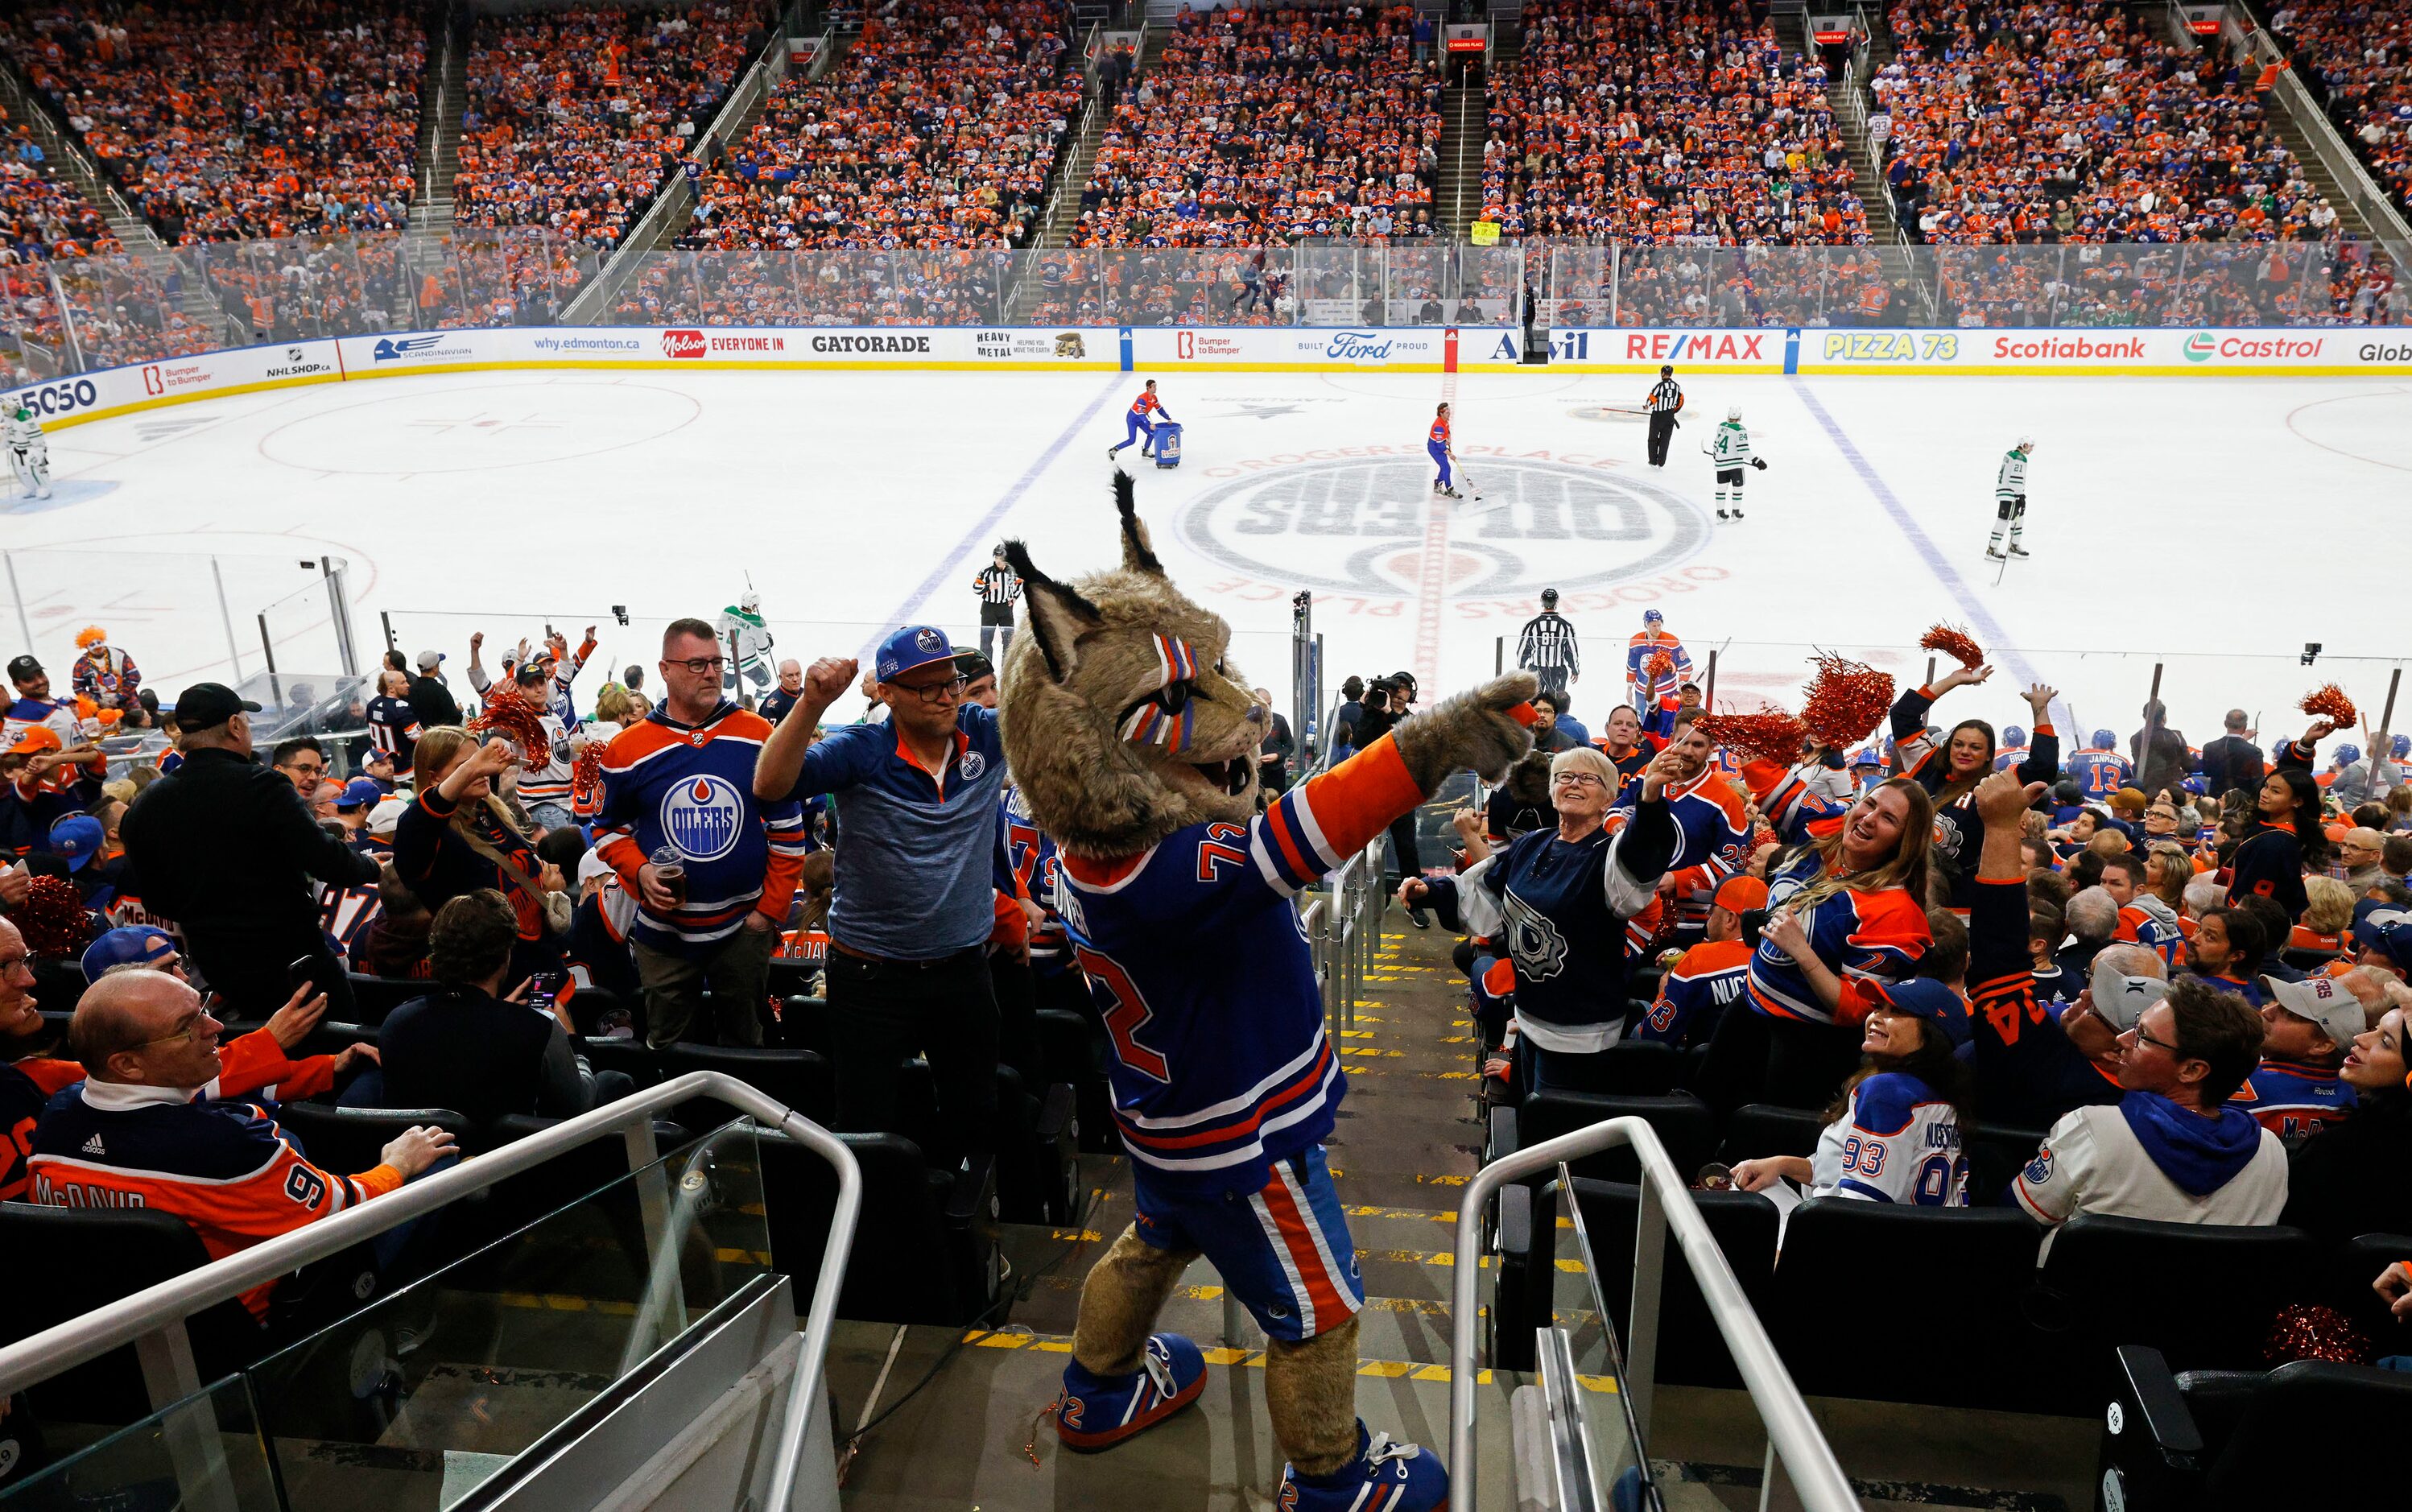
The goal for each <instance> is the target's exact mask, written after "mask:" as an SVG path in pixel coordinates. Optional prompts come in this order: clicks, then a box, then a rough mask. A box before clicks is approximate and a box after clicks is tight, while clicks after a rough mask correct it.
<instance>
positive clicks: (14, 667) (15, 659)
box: [8, 656, 42, 683]
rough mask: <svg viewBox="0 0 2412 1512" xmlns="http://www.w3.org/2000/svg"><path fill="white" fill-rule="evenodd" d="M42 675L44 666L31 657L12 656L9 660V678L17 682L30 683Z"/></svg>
mask: <svg viewBox="0 0 2412 1512" xmlns="http://www.w3.org/2000/svg"><path fill="white" fill-rule="evenodd" d="M41 675H42V664H41V663H40V662H38V661H37V660H35V659H34V658H33V657H31V656H12V657H10V658H9V659H8V676H9V677H10V678H11V679H12V680H14V681H16V682H19V683H30V682H32V681H33V680H34V679H35V678H37V677H39V676H41Z"/></svg>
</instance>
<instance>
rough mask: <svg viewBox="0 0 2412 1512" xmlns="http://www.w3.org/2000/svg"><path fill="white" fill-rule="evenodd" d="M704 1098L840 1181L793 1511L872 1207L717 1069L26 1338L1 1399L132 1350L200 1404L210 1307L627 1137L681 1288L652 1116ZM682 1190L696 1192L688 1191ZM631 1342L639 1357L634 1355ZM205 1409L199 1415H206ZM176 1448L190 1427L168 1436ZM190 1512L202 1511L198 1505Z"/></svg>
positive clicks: (817, 1288) (815, 1144)
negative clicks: (860, 1220) (196, 1325)
mask: <svg viewBox="0 0 2412 1512" xmlns="http://www.w3.org/2000/svg"><path fill="white" fill-rule="evenodd" d="M699 1097H708V1098H712V1099H714V1100H716V1101H718V1102H721V1103H725V1104H728V1106H730V1107H733V1108H737V1109H738V1110H739V1111H740V1112H742V1113H744V1114H747V1115H750V1116H751V1117H753V1118H754V1119H755V1120H756V1121H757V1122H758V1123H762V1124H764V1125H766V1126H768V1127H771V1128H774V1129H777V1130H780V1131H781V1132H783V1133H785V1134H786V1135H787V1137H788V1138H790V1139H793V1140H794V1141H795V1142H796V1143H798V1144H800V1145H802V1146H803V1147H804V1148H806V1149H808V1150H810V1151H811V1152H813V1153H815V1154H816V1155H818V1156H819V1157H820V1158H821V1159H823V1160H825V1161H827V1162H829V1164H830V1165H831V1167H833V1168H834V1170H835V1173H836V1177H837V1192H836V1199H835V1203H834V1206H833V1207H832V1209H831V1218H830V1238H829V1244H828V1248H827V1249H826V1250H825V1251H824V1252H823V1253H822V1255H821V1262H820V1269H819V1270H818V1272H817V1274H816V1277H815V1280H814V1290H813V1299H812V1307H811V1310H810V1313H809V1314H808V1315H807V1318H806V1322H805V1325H804V1329H803V1339H802V1354H801V1356H800V1358H798V1360H797V1362H796V1367H795V1374H794V1377H793V1381H792V1383H791V1386H790V1387H789V1391H788V1396H787V1412H786V1417H785V1418H784V1420H783V1423H782V1426H781V1429H780V1433H779V1437H778V1441H777V1443H778V1447H777V1451H776V1454H777V1457H776V1459H775V1461H773V1463H772V1472H771V1494H770V1495H769V1496H767V1497H766V1498H765V1499H764V1501H763V1504H762V1505H765V1506H772V1507H782V1508H784V1507H787V1505H790V1502H791V1499H792V1496H793V1493H794V1490H795V1488H796V1481H797V1473H798V1469H799V1461H800V1459H801V1456H802V1453H803V1448H804V1443H805V1434H806V1431H807V1430H808V1428H809V1427H810V1426H811V1424H812V1420H813V1415H814V1407H815V1404H816V1402H818V1401H819V1399H820V1396H821V1381H822V1375H823V1369H824V1365H825V1362H826V1359H827V1357H828V1354H829V1345H830V1338H831V1332H832V1330H833V1329H834V1328H835V1327H836V1323H837V1307H838V1292H839V1288H840V1286H841V1284H842V1283H843V1282H844V1280H845V1276H846V1258H847V1255H849V1254H850V1253H851V1251H852V1248H853V1243H854V1231H855V1224H856V1220H857V1217H858V1216H859V1214H860V1211H861V1205H862V1174H861V1171H860V1167H858V1165H857V1164H856V1161H855V1157H854V1152H852V1151H851V1150H849V1149H847V1148H846V1145H845V1143H844V1142H843V1141H841V1140H839V1139H838V1138H836V1137H835V1136H833V1135H831V1133H830V1132H829V1131H828V1130H826V1129H823V1128H822V1127H820V1125H818V1124H816V1123H813V1122H812V1121H810V1120H809V1119H806V1118H804V1117H802V1115H801V1114H799V1113H797V1112H795V1111H794V1110H793V1109H792V1108H787V1107H785V1106H783V1105H782V1104H780V1103H779V1102H777V1101H776V1100H775V1099H773V1098H771V1097H768V1096H766V1095H764V1094H762V1093H761V1092H759V1091H757V1090H756V1089H755V1088H754V1087H753V1086H751V1085H750V1084H748V1083H746V1082H743V1081H741V1080H739V1079H736V1078H735V1077H731V1076H728V1075H725V1074H723V1073H721V1072H717V1071H696V1072H690V1073H688V1074H687V1075H684V1076H682V1077H678V1078H675V1079H671V1080H669V1081H665V1082H663V1083H662V1084H660V1085H659V1086H656V1087H654V1088H651V1089H649V1090H647V1091H644V1092H640V1093H639V1094H635V1095H634V1096H630V1097H624V1098H622V1099H621V1100H620V1101H618V1102H615V1103H610V1104H607V1105H606V1106H604V1107H601V1108H596V1109H594V1110H593V1111H591V1112H587V1113H583V1114H581V1115H580V1116H578V1117H576V1118H572V1119H567V1120H565V1121H563V1122H562V1123H557V1124H555V1125H553V1126H552V1127H551V1128H548V1129H543V1130H540V1131H538V1132H537V1133H534V1134H531V1135H528V1136H527V1137H526V1138H521V1139H518V1140H514V1141H513V1142H511V1143H509V1144H506V1145H503V1146H501V1147H499V1148H497V1149H495V1150H493V1151H491V1152H487V1153H484V1154H480V1155H478V1156H476V1157H474V1158H472V1159H468V1160H463V1161H462V1162H461V1163H459V1164H458V1165H455V1166H453V1167H450V1168H449V1169H446V1170H440V1171H437V1172H435V1173H434V1174H433V1175H429V1176H425V1177H422V1178H420V1179H419V1180H417V1181H413V1182H409V1183H408V1184H406V1185H404V1187H402V1188H401V1189H400V1190H399V1191H396V1192H392V1193H390V1194H388V1195H387V1196H382V1197H379V1198H377V1199H376V1200H375V1201H374V1202H367V1203H362V1204H360V1206H358V1207H355V1208H352V1209H350V1210H348V1211H345V1212H340V1213H337V1214H335V1215H334V1216H332V1217H331V1218H326V1219H323V1220H321V1221H319V1222H317V1223H314V1224H311V1225H309V1226H307V1227H303V1228H298V1229H295V1230H293V1231H292V1232H290V1233H287V1234H281V1235H279V1236H277V1237H276V1238H274V1239H272V1240H267V1241H266V1242H264V1243H260V1244H257V1245H254V1246H253V1247H251V1248H250V1249H247V1250H243V1251H242V1252H241V1253H239V1254H235V1255H228V1256H227V1257H226V1258H224V1259H222V1260H218V1261H215V1262H213V1263H212V1264H210V1265H206V1266H203V1267H201V1268H200V1269H199V1270H192V1271H188V1272H186V1273H185V1274H184V1275H181V1276H178V1277H176V1278H174V1279H173V1280H170V1281H166V1282H162V1283H160V1284H158V1285H155V1286H153V1287H151V1288H150V1289H149V1290H147V1291H141V1292H137V1293H135V1294H134V1295H133V1296H131V1297H127V1298H125V1299H121V1300H119V1301H116V1302H113V1303H111V1304H110V1305H109V1306H107V1307H103V1308H99V1309H96V1311H94V1312H90V1313H87V1314H83V1315H82V1316H81V1317H78V1318H74V1319H71V1320H70V1321H68V1322H66V1323H63V1324H60V1325H59V1326H57V1327H56V1328H52V1329H46V1330H44V1331H43V1332H41V1333H37V1334H35V1335H33V1336H31V1337H30V1338H26V1339H22V1340H19V1341H18V1342H17V1343H13V1344H9V1345H7V1346H6V1347H5V1348H0V1399H5V1398H6V1397H7V1396H8V1395H9V1394H11V1393H13V1392H16V1391H18V1390H21V1389H22V1388H23V1387H28V1386H33V1385H37V1384H38V1383H40V1382H42V1381H46V1380H49V1379H50V1378H51V1377H52V1376H55V1375H58V1374H60V1373H63V1372H65V1371H67V1370H69V1369H71V1368H73V1367H75V1366H77V1365H81V1364H82V1363H84V1362H85V1361H87V1360H92V1359H96V1358H99V1357H100V1356H102V1355H104V1354H107V1353H108V1352H110V1350H113V1349H117V1348H120V1347H123V1346H125V1345H129V1344H130V1345H132V1346H134V1348H135V1351H136V1354H137V1356H138V1358H140V1360H141V1362H142V1366H143V1376H144V1383H145V1385H146V1387H148V1388H149V1390H150V1393H151V1399H152V1405H153V1406H154V1408H155V1409H159V1410H162V1411H165V1410H166V1409H168V1408H169V1407H171V1406H174V1405H176V1404H178V1403H185V1402H192V1401H193V1400H194V1399H195V1398H196V1397H198V1396H199V1394H200V1393H201V1391H202V1389H203V1383H202V1382H201V1381H200V1379H199V1373H198V1370H197V1367H196V1365H195V1361H194V1355H193V1348H192V1343H191V1340H190V1338H189V1336H188V1335H187V1334H186V1331H185V1328H184V1323H185V1320H186V1319H187V1318H190V1317H192V1316H193V1315H194V1314H198V1313H199V1312H201V1311H203V1310H204V1309H206V1308H209V1307H212V1306H214V1305H215V1304H217V1303H220V1302H223V1301H226V1300H228V1299H231V1298H235V1297H238V1296H241V1295H242V1294H243V1293H244V1292H246V1291H249V1290H251V1289H252V1288H253V1287H255V1286H259V1285H263V1284H267V1283H270V1282H272V1281H274V1280H275V1279H277V1278H278V1277H280V1276H284V1275H287V1274H290V1273H291V1272H293V1271H295V1270H300V1269H301V1268H302V1267H303V1266H306V1265H309V1264H311V1263H312V1262H314V1261H317V1260H323V1259H326V1258H328V1257H329V1256H331V1255H336V1254H339V1253H341V1252H342V1251H344V1250H346V1249H348V1248H350V1247H352V1246H353V1245H357V1244H360V1243H364V1242H366V1241H367V1240H372V1239H375V1238H376V1237H377V1236H378V1235H380V1234H384V1233H386V1232H388V1231H389V1230H391V1229H394V1228H397V1227H399V1226H402V1225H404V1224H405V1223H408V1222H410V1221H411V1220H413V1219H415V1218H420V1217H423V1216H425V1215H427V1214H429V1213H432V1212H434V1211H436V1210H438V1209H440V1208H443V1207H446V1206H448V1205H449V1204H451V1203H453V1202H456V1201H459V1200H461V1199H463V1198H465V1197H469V1196H474V1195H475V1194H477V1193H478V1192H482V1191H484V1190H486V1189H487V1188H488V1187H491V1186H493V1185H494V1184H495V1183H496V1182H501V1181H504V1180H506V1179H507V1178H509V1177H513V1176H517V1175H520V1174H522V1172H526V1171H529V1170H532V1169H534V1168H535V1167H538V1166H540V1165H542V1164H544V1163H545V1162H546V1161H548V1160H551V1159H553V1158H554V1157H556V1156H559V1155H562V1154H564V1153H566V1152H569V1151H572V1150H575V1149H577V1148H579V1147H581V1146H582V1145H585V1144H588V1143H590V1142H592V1141H594V1140H596V1139H600V1138H604V1137H606V1136H609V1135H613V1134H617V1135H619V1136H621V1138H623V1140H624V1141H625V1146H626V1150H627V1157H628V1168H629V1170H630V1171H631V1172H632V1173H638V1174H639V1176H640V1188H639V1194H638V1196H639V1199H640V1200H639V1206H640V1214H641V1220H642V1225H643V1227H644V1230H645V1239H646V1245H645V1248H646V1250H647V1251H648V1252H649V1253H650V1254H652V1255H654V1256H655V1261H654V1265H653V1268H652V1274H653V1275H654V1277H655V1278H657V1281H658V1283H659V1284H661V1285H663V1286H666V1287H669V1288H675V1287H676V1286H677V1284H678V1274H679V1263H678V1252H677V1248H676V1246H677V1245H678V1242H679V1239H680V1231H679V1229H678V1227H677V1226H675V1224H674V1222H673V1217H674V1213H673V1207H672V1204H673V1203H674V1201H675V1200H676V1198H675V1197H674V1196H673V1195H672V1193H671V1192H670V1191H669V1182H667V1181H666V1180H664V1179H663V1177H664V1173H663V1171H662V1170H661V1167H660V1160H661V1155H660V1152H659V1151H658V1150H657V1149H656V1148H655V1144H654V1117H655V1115H657V1114H661V1113H665V1112H667V1111H668V1110H669V1109H670V1108H675V1107H677V1106H678V1105H679V1104H681V1103H684V1102H687V1101H690V1100H691V1099H694V1098H699ZM678 1184H679V1186H680V1187H681V1188H683V1189H684V1187H686V1185H687V1184H688V1183H687V1182H684V1181H681V1182H679V1183H678ZM648 1301H649V1302H652V1303H654V1304H656V1305H655V1307H654V1310H653V1311H652V1312H649V1313H647V1314H645V1315H646V1316H652V1317H655V1318H657V1319H666V1320H668V1321H667V1322H666V1323H665V1324H663V1326H661V1327H659V1328H657V1329H655V1332H656V1333H657V1334H658V1336H659V1337H658V1342H660V1343H668V1342H669V1339H670V1338H671V1337H673V1336H675V1335H676V1334H677V1333H678V1332H680V1331H681V1330H682V1329H684V1327H685V1326H686V1325H685V1322H684V1318H685V1311H684V1305H683V1304H679V1305H671V1304H674V1303H677V1298H676V1297H675V1295H674V1292H673V1291H671V1290H660V1291H649V1293H648ZM635 1337H636V1336H633V1335H632V1342H631V1344H630V1347H631V1348H632V1349H633V1348H634V1347H635V1343H634V1340H635ZM207 1404H208V1403H207V1399H205V1398H204V1399H202V1401H201V1402H200V1405H201V1406H203V1407H206V1406H207ZM190 1431H192V1425H191V1424H183V1425H179V1424H174V1423H171V1424H169V1437H170V1439H171V1441H172V1440H173V1439H174V1437H175V1435H176V1434H177V1433H178V1432H190ZM187 1505H196V1504H191V1503H188V1504H187Z"/></svg>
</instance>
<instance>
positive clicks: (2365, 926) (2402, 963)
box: [2353, 908, 2412, 974]
mask: <svg viewBox="0 0 2412 1512" xmlns="http://www.w3.org/2000/svg"><path fill="white" fill-rule="evenodd" d="M2353 937H2354V939H2355V940H2356V941H2357V942H2359V943H2360V944H2361V945H2362V946H2363V947H2367V948H2369V949H2372V950H2375V951H2377V952H2378V953H2379V954H2381V955H2383V956H2385V957H2386V958H2387V959H2388V960H2390V961H2392V962H2395V969H2396V970H2398V971H2401V972H2405V973H2407V974H2412V914H2407V913H2405V912H2404V910H2402V909H2400V908H2375V909H2373V910H2371V912H2369V913H2368V914H2365V915H2364V916H2362V919H2361V922H2360V923H2358V924H2356V925H2355V926H2354V927H2353Z"/></svg>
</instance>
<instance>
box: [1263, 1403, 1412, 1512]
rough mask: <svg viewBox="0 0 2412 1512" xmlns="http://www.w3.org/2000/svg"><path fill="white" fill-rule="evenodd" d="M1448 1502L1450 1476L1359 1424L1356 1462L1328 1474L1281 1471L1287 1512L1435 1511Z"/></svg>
mask: <svg viewBox="0 0 2412 1512" xmlns="http://www.w3.org/2000/svg"><path fill="white" fill-rule="evenodd" d="M1448 1502H1449V1472H1448V1471H1447V1470H1444V1469H1443V1468H1441V1462H1440V1461H1439V1460H1438V1459H1437V1458H1436V1457H1434V1456H1433V1455H1429V1454H1426V1453H1425V1452H1424V1451H1423V1450H1422V1449H1421V1448H1420V1447H1419V1446H1416V1445H1413V1444H1393V1443H1391V1442H1390V1434H1388V1433H1371V1432H1368V1431H1366V1428H1365V1420H1364V1419H1363V1418H1361V1417H1360V1418H1359V1419H1358V1420H1357V1458H1356V1459H1354V1460H1351V1461H1348V1462H1347V1463H1346V1464H1345V1465H1342V1466H1341V1467H1340V1468H1339V1469H1337V1470H1335V1471H1333V1472H1332V1473H1331V1474H1330V1475H1300V1474H1299V1473H1298V1469H1297V1467H1296V1466H1294V1465H1284V1466H1282V1483H1281V1494H1280V1495H1279V1496H1277V1497H1275V1498H1274V1499H1273V1505H1275V1506H1278V1507H1280V1508H1281V1509H1282V1512H1430V1509H1431V1508H1434V1507H1437V1506H1443V1505H1447V1504H1448Z"/></svg>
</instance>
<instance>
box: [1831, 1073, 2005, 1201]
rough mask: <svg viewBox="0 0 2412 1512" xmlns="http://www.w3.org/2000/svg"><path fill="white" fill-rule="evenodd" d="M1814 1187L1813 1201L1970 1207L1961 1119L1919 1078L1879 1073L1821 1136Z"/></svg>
mask: <svg viewBox="0 0 2412 1512" xmlns="http://www.w3.org/2000/svg"><path fill="white" fill-rule="evenodd" d="M1809 1180H1810V1186H1811V1190H1810V1195H1811V1196H1821V1197H1852V1198H1856V1199H1858V1200H1859V1201H1861V1202H1890V1203H1896V1204H1898V1205H1900V1206H1903V1207H1915V1208H1964V1207H1966V1206H1967V1205H1968V1162H1967V1160H1966V1158H1965V1157H1963V1155H1962V1154H1961V1153H1960V1116H1959V1113H1958V1112H1957V1111H1956V1110H1955V1109H1954V1108H1952V1106H1951V1105H1950V1104H1949V1103H1948V1102H1946V1101H1945V1100H1944V1099H1942V1098H1941V1097H1938V1096H1936V1095H1935V1094H1934V1089H1933V1088H1931V1087H1929V1086H1928V1085H1927V1084H1926V1083H1925V1082H1923V1081H1921V1080H1919V1079H1918V1078H1916V1077H1914V1076H1911V1075H1909V1074H1908V1073H1906V1072H1902V1071H1884V1072H1879V1073H1878V1074H1876V1075H1875V1076H1872V1077H1870V1078H1868V1079H1866V1080H1865V1081H1862V1082H1860V1084H1859V1085H1858V1086H1856V1087H1854V1088H1852V1089H1851V1101H1850V1106H1849V1107H1848V1108H1845V1109H1844V1110H1843V1116H1842V1117H1841V1118H1838V1119H1836V1120H1835V1121H1834V1122H1833V1123H1829V1124H1827V1125H1826V1129H1825V1132H1824V1133H1822V1134H1820V1135H1818V1136H1817V1151H1816V1153H1815V1154H1813V1155H1811V1156H1810V1157H1809Z"/></svg>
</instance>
